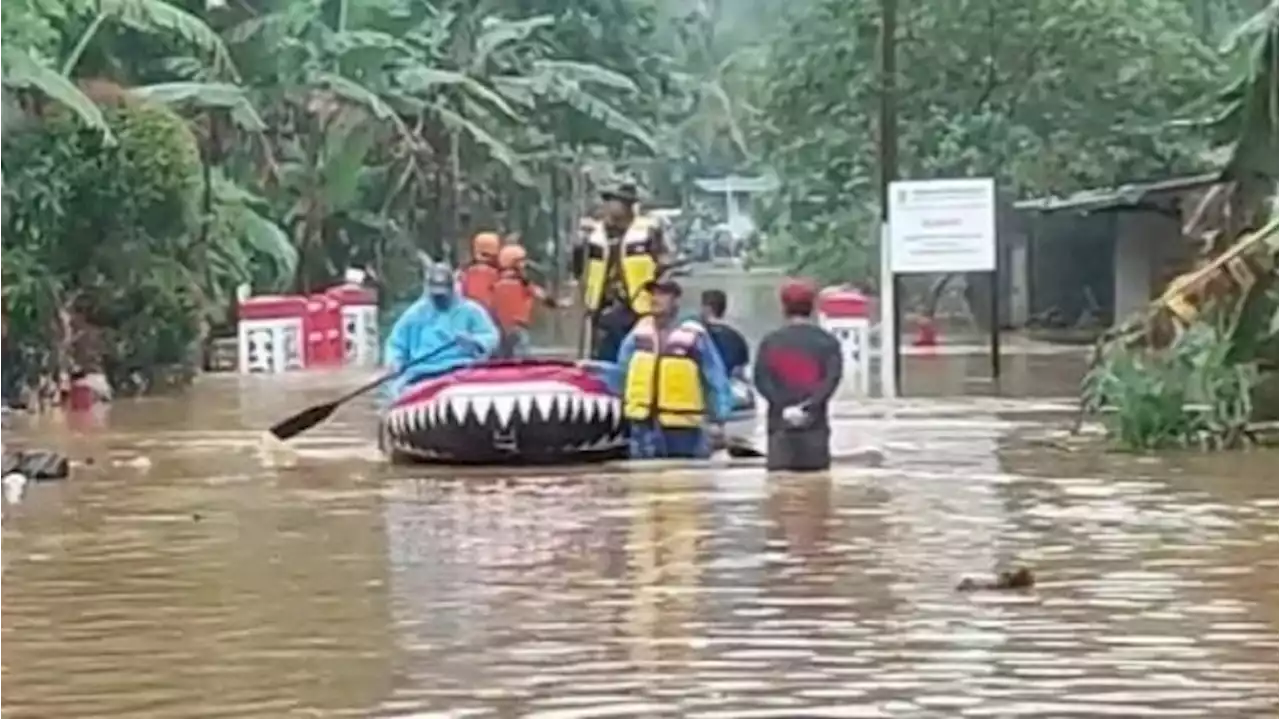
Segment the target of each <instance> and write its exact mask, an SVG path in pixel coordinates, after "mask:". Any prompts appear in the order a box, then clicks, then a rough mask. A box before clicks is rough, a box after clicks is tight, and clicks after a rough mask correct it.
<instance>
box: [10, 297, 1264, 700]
mask: <svg viewBox="0 0 1280 719" xmlns="http://www.w3.org/2000/svg"><path fill="white" fill-rule="evenodd" d="M721 282H729V283H731V284H732V285H733V289H734V292H733V293H731V295H732V296H731V299H730V315H731V318H732V319H734V320H735V321H737V322H738V323H739V324H740V325H741V326H742V327H743V329H744V331H745V332H746V334H747V335H748V337H750V338H752V339H758V338H759V336H761V335H762V334H763V333H764V331H767V329H768V328H769V327H770V326H772V325H773V324H774V323H775V322H776V320H777V317H776V312H777V307H776V302H775V301H774V299H773V297H774V292H775V287H776V284H777V277H776V276H774V277H770V276H768V275H753V276H752V277H750V278H746V279H744V278H741V277H739V278H728V279H725V278H720V277H717V276H715V275H714V273H699V275H698V276H697V277H694V278H689V279H688V281H687V284H688V285H689V287H688V289H687V292H686V296H687V298H688V299H687V300H686V301H687V302H693V301H695V300H696V297H697V291H698V290H699V289H701V288H703V287H707V286H715V285H716V284H718V283H721ZM562 324H563V323H562ZM561 335H565V336H563V337H562V336H561ZM542 337H543V340H544V342H547V343H551V344H557V343H563V344H566V345H570V346H571V345H572V344H573V342H572V341H571V340H568V339H567V334H566V333H565V329H564V327H561V326H555V327H551V328H549V329H547V330H544V333H543V335H542ZM1024 349H1025V351H1024ZM1082 366H1083V363H1082V359H1081V357H1080V356H1079V354H1078V353H1075V354H1071V353H1065V354H1064V353H1056V352H1055V353H1042V352H1039V351H1033V349H1026V348H1023V349H1019V348H1017V347H1013V349H1012V351H1011V353H1010V356H1009V357H1007V358H1006V362H1005V369H1006V373H1005V377H1004V381H1003V382H1002V387H1001V390H1002V391H1003V392H1004V393H1005V394H1006V395H1013V396H1035V397H1046V398H1052V397H1059V396H1065V395H1068V394H1070V393H1071V392H1072V390H1073V388H1074V386H1075V383H1076V382H1077V381H1078V378H1079V375H1080V372H1081V369H1082ZM987 367H988V360H987V358H986V357H985V356H982V355H981V354H980V352H979V353H973V352H969V353H962V354H959V355H950V354H946V353H939V354H937V355H934V356H930V355H917V356H912V357H910V358H908V359H907V361H906V366H905V368H904V378H905V384H906V389H907V394H908V395H909V396H911V397H912V398H911V399H907V400H903V401H900V402H897V403H886V402H882V401H860V402H844V403H842V404H840V405H839V406H838V407H837V408H836V422H835V425H836V427H835V444H836V449H837V450H845V449H853V448H861V447H867V446H872V447H876V448H879V449H880V450H881V451H882V452H883V453H884V455H885V461H884V464H883V465H882V466H880V467H876V468H870V467H866V466H857V465H844V466H839V467H837V468H835V469H834V470H833V471H831V472H830V473H828V474H824V475H821V476H812V477H802V476H786V475H775V476H772V477H767V476H766V475H765V473H764V471H763V470H762V469H760V468H758V467H752V468H741V467H733V466H724V465H721V466H715V467H701V468H698V469H684V470H679V469H665V470H648V471H645V470H642V469H633V470H631V471H622V470H620V469H616V468H615V469H608V470H602V469H599V468H597V469H595V470H591V469H588V470H577V471H572V472H570V471H554V470H551V471H540V472H538V473H536V474H529V473H523V474H522V473H520V472H517V471H503V472H488V473H485V472H478V471H469V472H463V471H461V470H450V469H445V468H441V469H435V470H427V469H404V468H390V467H385V466H383V465H381V464H380V463H378V462H377V461H376V453H375V452H374V451H373V446H372V440H371V438H372V422H373V416H374V409H373V406H372V403H371V402H366V403H363V404H361V405H360V406H356V407H352V408H349V409H344V410H343V411H342V412H340V413H339V415H338V416H337V417H336V418H335V420H334V421H333V422H331V423H329V424H327V425H324V426H323V427H321V428H319V429H317V430H316V431H314V432H312V433H308V434H307V435H304V436H303V437H301V438H299V440H298V441H297V443H296V445H297V454H296V456H294V457H293V458H292V459H293V460H295V461H293V462H290V463H285V465H283V466H282V463H281V461H280V460H281V459H282V458H281V457H277V456H275V455H274V453H268V454H265V455H264V454H263V452H262V451H261V448H260V444H259V440H260V431H261V428H263V427H265V426H267V425H269V424H271V423H272V422H273V421H274V420H276V419H279V418H281V417H282V416H284V415H286V414H288V413H290V412H291V411H294V410H296V409H298V408H300V407H302V406H305V405H307V404H308V403H310V402H316V401H323V400H326V399H329V398H331V397H332V396H334V394H335V393H336V392H339V391H341V390H343V389H346V388H349V387H354V386H355V385H356V384H357V383H358V382H359V381H361V380H362V379H363V378H364V377H363V376H361V375H358V374H353V373H346V374H303V375H290V376H284V377H275V378H238V377H233V376H212V377H206V378H202V379H201V381H200V383H199V384H198V386H197V387H196V388H195V389H194V390H193V391H192V392H191V393H190V394H188V395H187V396H185V397H181V398H158V399H148V400H144V401H136V402H121V403H119V404H118V405H116V406H114V407H112V408H110V412H109V413H108V414H106V415H103V416H79V417H76V418H74V419H73V420H70V421H69V420H66V419H63V418H59V417H52V416H51V417H43V418H36V419H32V418H11V419H10V420H6V426H5V440H6V444H9V445H12V444H15V443H37V444H40V445H43V446H49V447H54V448H59V449H61V450H64V451H66V452H69V453H70V454H71V455H72V456H73V457H75V458H77V459H78V460H80V461H82V462H84V461H87V460H89V459H92V460H93V463H92V465H88V466H85V465H81V466H78V467H77V468H76V471H75V475H74V477H73V478H72V479H71V480H69V481H67V482H60V483H52V484H39V485H35V486H31V487H29V490H28V492H27V494H26V496H25V497H24V498H23V500H22V501H21V503H19V504H17V505H13V506H8V507H6V508H5V518H4V546H3V549H4V552H3V558H2V559H3V565H4V574H3V582H2V587H0V589H2V594H3V597H2V599H0V601H2V604H0V609H2V611H3V614H2V623H3V636H2V640H3V642H2V646H3V693H2V694H0V701H2V702H3V712H4V716H5V717H16V718H18V719H23V718H26V717H30V718H33V719H47V718H57V719H61V718H63V717H77V718H78V717H143V718H146V717H157V718H159V717H164V718H166V719H167V718H170V717H190V718H192V719H196V718H200V719H203V718H205V717H210V718H213V717H399V718H403V719H408V718H410V717H412V718H414V719H426V718H428V717H431V718H444V717H538V718H540V719H596V718H605V717H668V716H669V717H691V718H694V719H735V718H743V719H754V718H765V717H776V718H778V719H804V718H806V717H939V718H943V717H946V718H951V717H1099V716H1114V717H1213V718H1215V719H1216V718H1219V717H1224V718H1225V717H1253V716H1275V714H1276V711H1277V701H1276V697H1277V691H1278V686H1277V685H1278V680H1277V669H1276V667H1277V641H1276V637H1277V629H1278V626H1277V610H1276V607H1277V590H1276V586H1277V584H1276V582H1277V576H1276V556H1277V520H1276V512H1277V501H1276V499H1277V483H1276V469H1275V468H1276V466H1277V456H1276V453H1275V452H1273V451H1271V452H1256V453H1247V454H1233V455H1218V456H1165V457H1160V458H1145V457H1128V456H1122V455H1114V454H1107V453H1104V452H1101V451H1097V450H1096V449H1094V448H1085V449H1077V450H1076V451H1065V450H1062V449H1055V448H1053V445H1055V444H1057V440H1056V439H1052V441H1050V442H1047V443H1046V442H1041V441H1039V439H1040V438H1041V437H1043V436H1045V435H1047V434H1049V433H1052V432H1054V431H1056V430H1057V428H1060V427H1062V426H1065V425H1066V424H1067V423H1068V422H1069V413H1070V410H1071V404H1070V403H1069V402H1061V401H1054V400H1052V399H1041V400H1028V399H1022V400H1010V399H987V398H980V397H969V398H962V399H941V398H939V399H924V397H929V396H933V397H946V396H956V395H982V394H989V393H991V391H992V388H991V387H990V385H989V384H988V383H986V382H985V381H984V378H985V377H986V373H987ZM283 459H289V458H288V457H285V458H283ZM290 465H291V466H290ZM1014 563H1020V564H1025V565H1027V566H1030V567H1031V568H1033V570H1034V571H1035V573H1036V575H1037V578H1038V585H1037V586H1036V588H1035V589H1034V590H1032V591H1028V592H1022V593H1012V594H971V595H961V594H957V593H956V592H955V591H954V586H955V584H956V582H957V581H958V580H959V579H961V578H962V577H964V576H967V575H987V574H990V573H991V572H993V571H994V570H995V569H996V568H998V567H1002V566H1007V565H1010V564H1014Z"/></svg>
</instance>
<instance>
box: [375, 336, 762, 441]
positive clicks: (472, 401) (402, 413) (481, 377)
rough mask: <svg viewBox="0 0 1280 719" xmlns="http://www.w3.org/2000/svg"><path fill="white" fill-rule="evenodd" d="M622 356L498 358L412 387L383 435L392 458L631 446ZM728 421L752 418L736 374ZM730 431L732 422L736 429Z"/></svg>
mask: <svg viewBox="0 0 1280 719" xmlns="http://www.w3.org/2000/svg"><path fill="white" fill-rule="evenodd" d="M613 371H615V366H614V365H612V364H609V363H603V362H587V361H568V360H555V359H522V360H494V361H489V362H485V363H483V364H478V365H475V366H472V367H467V368H465V369H461V370H458V371H456V372H451V373H449V374H446V375H444V376H442V377H437V378H432V379H426V380H423V381H421V382H418V383H415V384H413V385H410V386H409V387H407V388H406V389H405V390H404V391H403V392H402V393H401V394H400V396H399V397H397V398H396V399H395V400H394V401H392V403H391V404H390V406H389V407H388V408H387V409H386V410H385V411H384V412H383V414H382V418H381V420H380V427H379V442H380V445H381V447H382V449H383V452H384V453H385V454H386V455H387V456H388V457H389V458H390V460H391V461H392V462H394V463H397V464H401V463H423V462H427V463H442V464H499V465H501V464H507V465H510V464H575V463H583V462H591V463H596V462H608V461H610V460H616V459H622V458H624V457H626V455H627V429H626V423H625V422H624V421H623V419H622V401H621V400H620V399H619V398H618V397H617V396H615V395H614V394H613V393H612V392H611V391H610V389H609V382H608V380H607V377H608V374H609V373H610V372H613ZM734 395H735V400H737V405H738V406H737V409H736V410H735V412H734V414H733V416H732V417H730V426H731V427H739V426H744V425H748V424H749V425H752V426H753V425H754V423H755V413H756V402H755V393H754V391H752V389H751V387H750V386H749V385H746V384H745V383H736V384H735V389H734ZM730 431H734V430H733V429H731V430H730Z"/></svg>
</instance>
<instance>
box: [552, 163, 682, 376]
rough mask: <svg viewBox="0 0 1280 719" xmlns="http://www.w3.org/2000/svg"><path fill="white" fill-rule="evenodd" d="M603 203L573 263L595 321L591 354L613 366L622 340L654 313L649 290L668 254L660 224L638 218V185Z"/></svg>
mask: <svg viewBox="0 0 1280 719" xmlns="http://www.w3.org/2000/svg"><path fill="white" fill-rule="evenodd" d="M600 199H601V200H602V201H603V207H602V208H601V219H600V221H598V222H595V223H593V224H590V225H587V226H586V232H585V241H584V242H582V243H581V244H580V245H578V246H576V247H575V248H574V250H573V260H572V262H573V266H574V269H575V270H576V272H575V274H577V275H579V276H580V281H581V284H582V300H583V305H584V306H585V307H586V309H587V318H588V319H589V320H590V324H589V330H588V336H589V339H590V344H591V347H590V352H589V354H590V355H591V356H592V357H593V358H595V359H600V360H606V361H613V360H614V359H615V358H616V356H617V351H618V347H619V346H620V344H621V342H622V338H623V337H626V335H627V332H629V331H630V330H631V328H632V326H633V325H634V324H635V321H636V319H637V318H638V317H641V316H643V315H645V314H647V313H648V312H649V310H650V307H651V304H652V298H651V296H650V293H649V292H648V290H647V289H646V286H647V284H648V283H649V282H652V281H653V280H655V279H657V277H658V275H659V274H660V269H661V267H662V265H663V260H664V257H665V253H666V249H665V246H664V241H663V237H662V227H661V225H660V223H658V222H657V221H656V220H654V219H653V218H650V217H646V216H643V215H640V214H638V213H637V205H638V204H639V202H640V194H639V192H638V191H637V190H636V186H635V185H632V184H629V183H628V184H621V185H618V186H617V187H612V188H609V189H606V190H605V191H603V192H601V193H600Z"/></svg>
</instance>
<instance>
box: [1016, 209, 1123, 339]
mask: <svg viewBox="0 0 1280 719" xmlns="http://www.w3.org/2000/svg"><path fill="white" fill-rule="evenodd" d="M1116 222H1117V215H1115V214H1114V213H1097V214H1088V215H1081V214H1078V213H1069V212H1053V213H1043V214H1042V213H1032V214H1030V215H1028V216H1027V218H1026V225H1027V238H1028V240H1027V271H1026V281H1027V294H1028V306H1029V310H1030V320H1031V321H1032V322H1033V323H1034V324H1037V325H1048V326H1068V327H1070V326H1073V325H1075V324H1076V323H1077V321H1079V320H1080V318H1081V317H1082V316H1084V315H1086V314H1088V315H1095V316H1097V317H1098V320H1099V321H1100V322H1101V323H1103V324H1110V323H1111V321H1112V317H1113V311H1114V308H1115V301H1114V296H1115V281H1114V277H1115V267H1114V257H1115V239H1114V237H1115V227H1116Z"/></svg>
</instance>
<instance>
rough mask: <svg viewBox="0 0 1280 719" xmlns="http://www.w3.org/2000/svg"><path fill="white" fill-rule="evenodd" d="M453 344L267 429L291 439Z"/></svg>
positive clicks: (281, 436)
mask: <svg viewBox="0 0 1280 719" xmlns="http://www.w3.org/2000/svg"><path fill="white" fill-rule="evenodd" d="M454 344H455V342H450V343H448V344H445V345H443V346H441V347H439V348H437V349H436V351H434V352H428V353H427V354H426V355H423V356H422V357H419V358H417V359H415V360H413V361H411V362H408V363H406V364H405V366H403V367H401V368H399V369H397V370H396V371H394V372H388V373H387V374H384V375H382V376H381V377H378V378H376V379H373V380H370V381H369V382H366V383H365V384H362V385H360V386H359V387H357V388H355V389H353V390H351V391H350V392H348V393H346V394H344V395H342V396H341V397H339V398H337V399H335V400H333V401H332V402H325V403H324V404H317V405H314V406H311V407H308V408H306V409H304V410H302V411H301V412H299V413H297V414H295V415H291V416H289V417H286V418H285V419H282V420H280V421H279V422H276V423H275V424H273V425H271V429H270V430H269V431H270V432H271V434H273V435H275V438H276V439H279V440H281V441H283V440H286V439H292V438H293V437H297V436H298V435H300V434H302V433H303V432H306V431H307V430H309V429H311V428H312V427H314V426H316V425H318V424H320V423H321V422H323V421H325V420H326V419H329V417H330V416H332V415H333V413H334V412H336V411H337V409H338V408H339V407H341V406H342V405H344V404H346V403H347V402H350V401H351V400H353V399H355V398H356V397H359V396H360V395H362V394H365V393H366V392H369V391H371V390H375V389H377V388H379V387H381V386H382V385H384V384H386V383H387V382H390V381H391V380H393V379H395V378H397V377H399V376H400V375H402V374H404V373H405V371H406V370H408V369H409V368H410V367H413V366H414V365H418V364H421V363H423V362H426V361H427V360H429V359H434V358H435V357H436V356H438V355H439V354H440V353H442V352H444V351H445V350H446V349H449V348H450V347H452V346H453V345H454Z"/></svg>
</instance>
